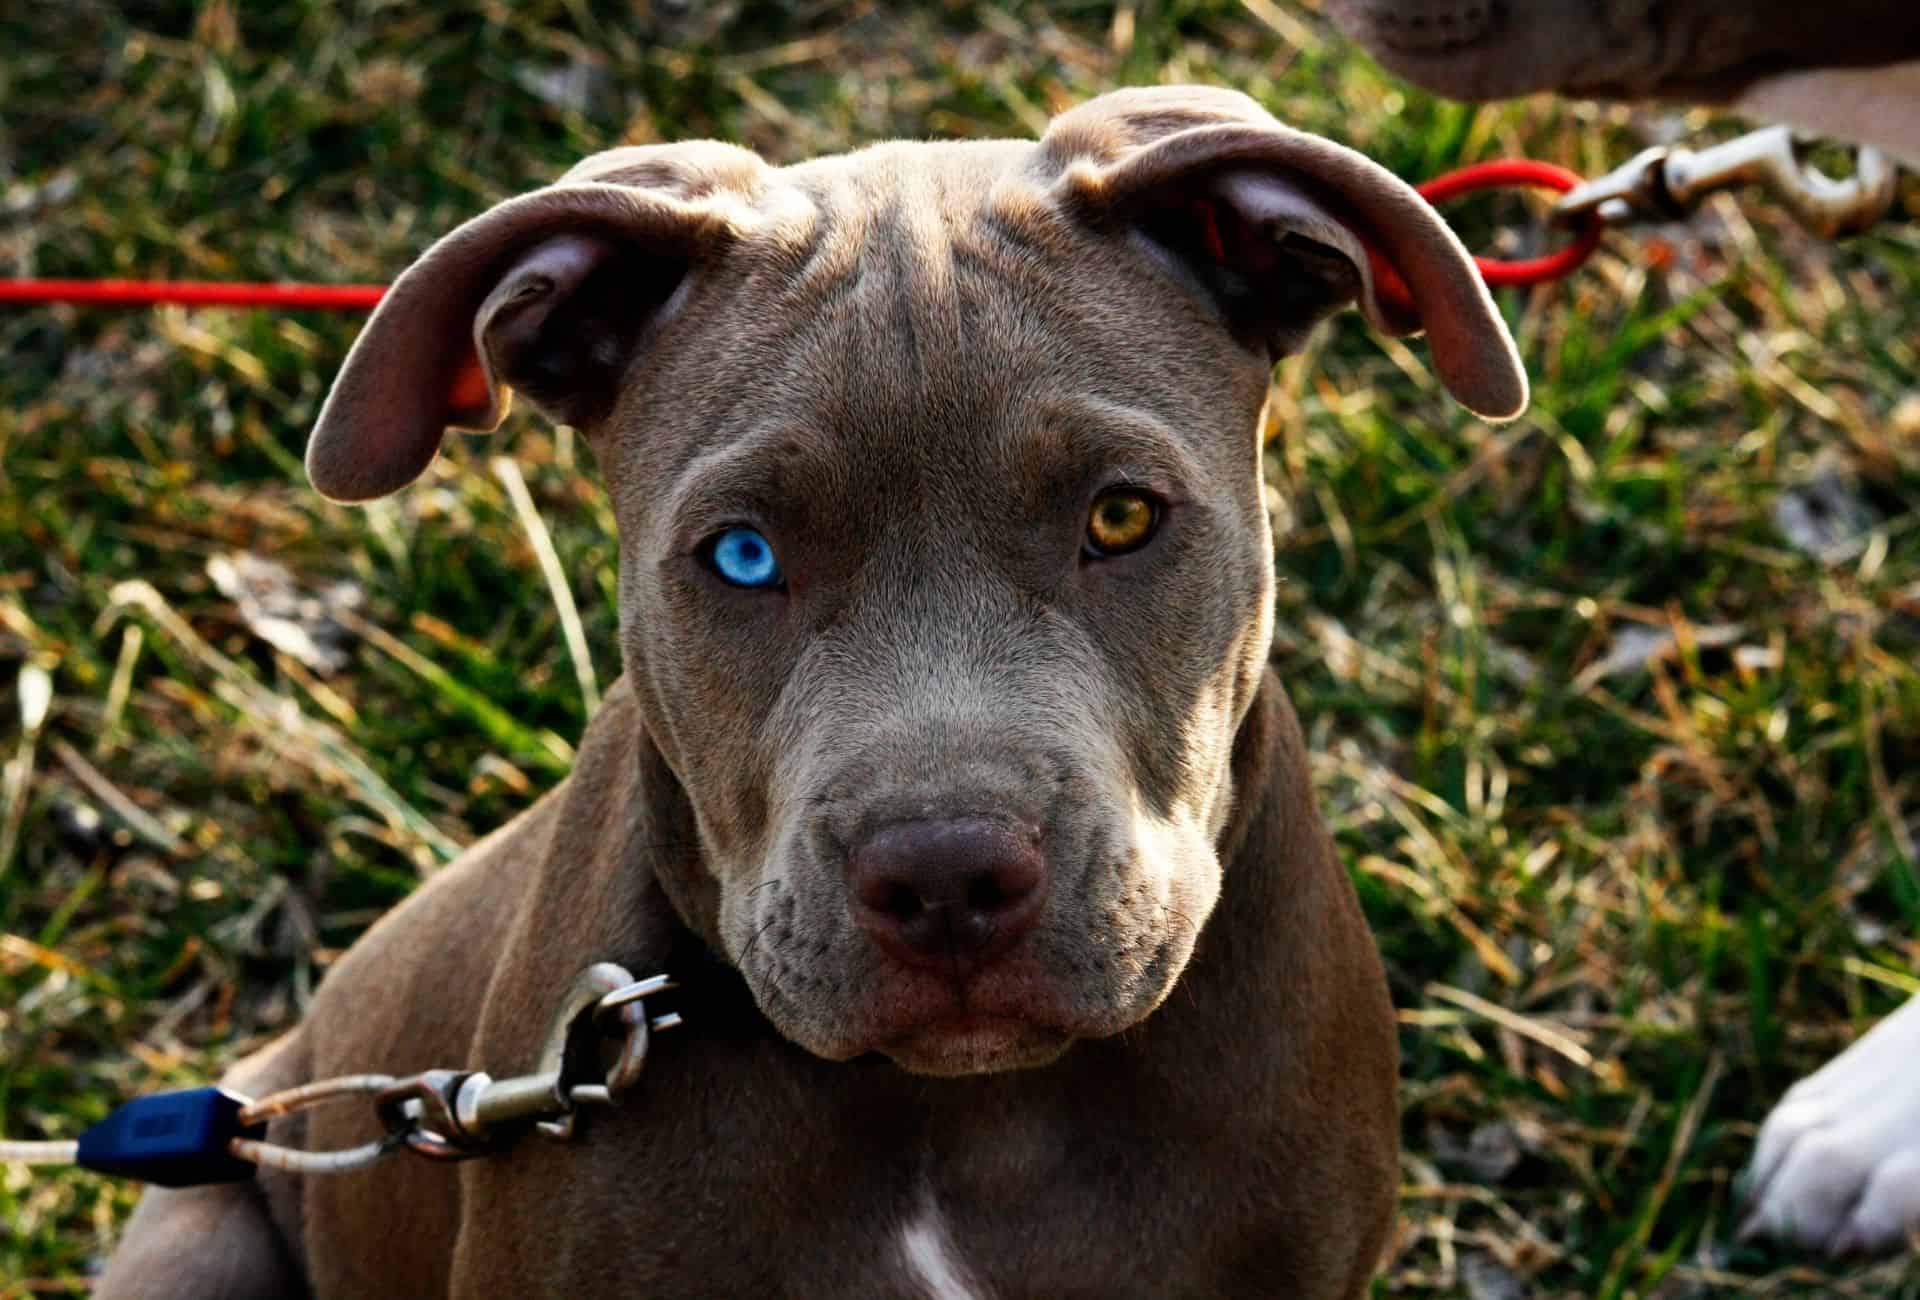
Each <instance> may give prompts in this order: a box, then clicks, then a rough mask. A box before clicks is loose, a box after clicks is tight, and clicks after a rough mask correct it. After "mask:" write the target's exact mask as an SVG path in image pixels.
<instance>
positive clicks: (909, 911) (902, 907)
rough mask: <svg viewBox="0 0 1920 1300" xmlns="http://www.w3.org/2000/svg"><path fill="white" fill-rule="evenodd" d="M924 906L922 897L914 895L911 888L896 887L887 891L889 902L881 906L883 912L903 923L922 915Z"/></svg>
mask: <svg viewBox="0 0 1920 1300" xmlns="http://www.w3.org/2000/svg"><path fill="white" fill-rule="evenodd" d="M923 906H924V904H922V903H921V901H920V895H918V894H916V893H914V892H913V889H912V888H911V887H910V886H907V885H894V886H893V887H892V888H890V889H888V890H887V901H886V902H885V903H883V904H882V905H881V910H882V911H884V912H887V913H889V914H891V915H893V916H897V917H899V918H900V919H901V920H902V921H911V920H912V919H913V918H914V917H916V916H918V915H920V912H921V909H922V907H923Z"/></svg>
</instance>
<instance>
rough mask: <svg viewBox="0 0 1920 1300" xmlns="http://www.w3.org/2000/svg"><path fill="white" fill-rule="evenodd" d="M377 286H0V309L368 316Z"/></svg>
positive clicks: (179, 282)
mask: <svg viewBox="0 0 1920 1300" xmlns="http://www.w3.org/2000/svg"><path fill="white" fill-rule="evenodd" d="M386 291H387V288H386V286H385V285H381V284H222V283H218V282H214V281H205V280H0V303H7V302H31V303H43V302H77V303H88V304H92V305H94V306H105V307H153V306H157V305H159V304H161V303H181V304H184V305H186V306H190V307H294V308H299V307H308V308H314V309H316V310H320V311H366V310H369V309H370V308H371V307H372V306H373V304H375V303H376V302H379V301H380V296H381V295H382V294H384V293H385V292H386Z"/></svg>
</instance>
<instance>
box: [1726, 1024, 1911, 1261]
mask: <svg viewBox="0 0 1920 1300" xmlns="http://www.w3.org/2000/svg"><path fill="white" fill-rule="evenodd" d="M1748 1203H1749V1212H1748V1216H1747V1220H1746V1223H1745V1224H1744V1226H1743V1227H1742V1228H1741V1231H1740V1235H1741V1236H1742V1237H1743V1238H1746V1237H1756V1236H1766V1237H1772V1238H1775V1239H1776V1240H1780V1241H1786V1242H1792V1243H1796V1244H1798V1245H1802V1246H1812V1247H1816V1248H1820V1249H1824V1250H1826V1251H1828V1252H1830V1253H1832V1254H1836V1255H1839V1254H1847V1253H1851V1252H1856V1251H1857V1252H1871V1251H1884V1250H1888V1249H1891V1248H1893V1247H1895V1246H1898V1245H1900V1244H1901V1243H1902V1242H1903V1241H1905V1240H1906V1239H1907V1238H1908V1237H1910V1236H1912V1235H1913V1234H1915V1233H1916V1232H1920V997H1915V998H1912V999H1910V1000H1909V1001H1908V1002H1907V1004H1906V1005H1905V1006H1904V1007H1901V1008H1900V1009H1899V1010H1898V1011H1896V1012H1894V1013H1893V1014H1892V1015H1891V1016H1888V1017H1887V1018H1886V1019H1885V1020H1883V1021H1881V1022H1880V1024H1879V1025H1877V1026H1876V1027H1875V1028H1874V1029H1873V1031H1872V1032H1871V1033H1869V1034H1868V1035H1867V1036H1866V1037H1865V1038H1862V1039H1861V1040H1860V1041H1859V1042H1857V1043H1855V1044H1854V1045H1853V1046H1852V1047H1850V1048H1848V1049H1847V1050H1846V1051H1845V1052H1842V1053H1841V1054H1840V1055H1839V1056H1837V1057H1835V1058H1834V1059H1833V1060H1831V1061H1829V1062H1828V1063H1827V1064H1826V1065H1825V1066H1824V1067H1822V1068H1821V1069H1820V1070H1819V1071H1818V1072H1817V1073H1815V1074H1813V1075H1810V1076H1808V1077H1807V1078H1805V1079H1802V1080H1801V1081H1800V1082H1799V1083H1797V1084H1795V1085H1794V1086H1793V1087H1792V1088H1791V1089H1789V1090H1788V1092H1787V1095H1786V1096H1785V1097H1783V1098H1782V1099H1781V1101H1780V1104H1779V1105H1778V1106H1776V1107H1775V1108H1774V1111H1773V1113H1772V1114H1771V1115H1769V1116H1767V1122H1766V1123H1765V1124H1764V1125H1762V1126H1761V1129H1760V1141H1759V1144H1758V1146H1757V1147H1756V1149H1755V1151H1754V1156H1753V1166H1752V1169H1751V1171H1750V1173H1749V1191H1748Z"/></svg>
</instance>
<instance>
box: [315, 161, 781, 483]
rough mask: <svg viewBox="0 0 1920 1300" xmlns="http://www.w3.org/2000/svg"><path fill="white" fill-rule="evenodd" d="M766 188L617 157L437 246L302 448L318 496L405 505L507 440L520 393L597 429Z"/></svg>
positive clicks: (357, 356) (718, 167) (501, 209)
mask: <svg viewBox="0 0 1920 1300" xmlns="http://www.w3.org/2000/svg"><path fill="white" fill-rule="evenodd" d="M767 171H768V168H767V167H766V165H765V164H764V163H762V162H761V161H760V159H759V157H758V156H757V155H755V154H753V153H751V152H749V151H747V150H745V149H740V148H737V147H735V146H732V145H725V144H718V143H714V142H711V141H702V142H698V143H694V144H686V145H669V146H660V147H645V148H627V149H615V150H611V151H609V152H607V153H603V154H597V155H595V156H594V157H592V158H589V159H588V160H586V161H585V162H583V163H581V164H580V165H579V166H577V167H575V168H574V169H573V170H572V171H570V172H568V173H567V175H566V176H565V177H563V178H562V179H561V180H560V181H559V183H557V184H555V185H551V186H548V187H547V188H545V189H540V190H535V191H534V192H533V193H531V194H523V195H521V196H519V197H518V198H512V199H508V200H507V201H506V202H504V203H501V204H499V205H497V206H496V207H494V208H492V209H490V210H489V211H487V212H486V213H484V214H482V215H481V216H478V217H476V218H474V219H473V220H472V221H469V222H467V223H466V224H465V225H463V226H461V227H459V228H458V229H456V230H455V231H454V232H453V233H452V234H450V235H448V236H446V237H445V238H444V239H442V240H440V241H439V242H438V243H436V244H434V245H433V247H431V248H429V249H428V250H427V251H426V252H425V253H423V254H422V255H421V256H420V259H419V260H418V261H416V262H415V263H414V264H413V265H412V266H410V267H408V268H407V270H406V271H405V272H404V273H403V274H402V275H401V276H400V278H399V279H398V280H396V281H394V284H393V287H392V288H391V289H389V290H388V291H387V294H386V296H385V297H384V298H382V299H381V301H380V305H379V307H378V308H377V309H376V310H375V311H374V313H373V316H372V318H371V319H370V320H368V322H367V325H366V328H365V329H364V330H362V331H361V333H360V337H359V338H358V339H357V340H356V341H355V342H354V345H353V350H352V351H351V352H350V353H349V354H348V356H347V360H346V364H345V365H344V366H343V367H342V368H341V371H340V375H339V378H337V379H336V380H334V384H333V391H332V392H331V393H329V394H328V396H327V401H326V405H325V406H324V407H322V408H321V411H320V419H319V422H318V423H317V424H316V425H315V427H314V431H313V437H312V439H311V441H309V442H308V444H307V475H308V477H309V478H311V479H312V480H313V485H314V486H315V487H316V488H318V489H319V490H320V491H321V492H322V493H323V494H325V495H326V496H328V497H331V498H332V499H334V500H336V501H367V500H371V499H372V498H374V497H379V496H384V495H386V494H387V493H389V492H393V491H396V490H398V489H400V488H402V487H405V486H406V485H407V484H408V483H411V482H412V481H413V480H414V479H416V478H418V477H419V476H420V474H421V472H422V471H424V470H425V469H426V467H427V466H428V465H429V464H430V463H431V462H432V460H433V457H434V454H435V453H436V452H437V451H438V450H439V448H440V440H441V437H442V435H443V434H444V433H445V432H446V430H447V429H449V428H460V429H473V430H480V431H487V430H491V429H494V428H496V427H497V426H498V425H499V423H500V421H501V419H502V418H503V417H504V416H505V415H506V410H507V404H508V401H509V400H510V390H513V389H518V390H519V391H520V392H522V393H524V394H525V395H526V396H527V397H528V398H529V399H530V400H531V401H532V402H533V403H534V405H536V406H537V407H539V408H540V409H541V410H543V411H545V412H546V413H547V414H548V415H550V416H552V417H553V418H555V419H558V420H563V421H566V422H568V423H579V422H581V421H583V420H590V419H591V418H592V417H593V416H594V415H595V414H597V413H598V412H599V411H601V410H603V409H605V407H606V405H607V403H608V402H610V401H611V399H612V396H613V393H614V391H615V388H616V386H617V383H618V380H619V378H620V376H621V375H622V374H623V373H624V372H625V368H626V365H627V363H628V361H629V360H630V359H631V357H632V354H633V349H634V347H635V346H636V344H637V343H638V342H639V340H640V339H641V337H642V335H644V334H645V332H646V330H647V328H648V326H649V325H650V324H651V323H653V322H655V321H657V320H658V318H659V317H660V314H661V313H662V311H663V310H664V309H665V308H666V307H667V305H668V303H669V301H670V300H671V299H672V298H673V295H674V291H675V289H676V288H677V287H678V286H679V285H680V284H681V282H682V280H683V279H684V277H685V276H686V274H687V271H688V268H689V267H690V266H691V265H692V264H693V263H694V262H695V261H696V260H697V259H699V258H701V257H704V256H710V255H713V254H715V253H716V252H717V251H718V250H719V249H720V247H721V246H723V245H724V244H725V243H726V242H728V241H729V240H731V239H733V238H736V237H738V236H739V235H740V234H741V233H742V232H743V230H744V229H745V228H746V227H747V226H750V225H751V224H752V223H753V222H754V221H755V219H756V217H755V211H754V208H753V206H752V202H753V199H754V198H755V196H756V195H757V194H758V192H759V191H760V188H761V186H762V183H763V180H764V177H765V175H766V173H767Z"/></svg>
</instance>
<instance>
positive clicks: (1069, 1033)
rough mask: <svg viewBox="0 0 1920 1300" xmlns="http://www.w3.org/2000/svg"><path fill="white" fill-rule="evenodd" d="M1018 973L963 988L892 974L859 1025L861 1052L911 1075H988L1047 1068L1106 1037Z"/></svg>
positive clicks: (1051, 991)
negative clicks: (1079, 1044)
mask: <svg viewBox="0 0 1920 1300" xmlns="http://www.w3.org/2000/svg"><path fill="white" fill-rule="evenodd" d="M1024 966H1025V963H1022V962H1019V961H1016V962H1014V963H1012V965H1011V966H1004V967H996V968H993V969H990V970H988V971H984V972H981V973H979V974H977V975H975V976H974V977H973V978H971V979H966V980H948V979H943V978H939V977H936V976H931V975H929V974H927V973H924V972H914V971H899V972H893V973H891V975H890V977H889V978H888V979H887V980H886V982H885V984H884V985H883V987H882V988H881V989H879V990H877V991H876V992H875V994H874V995H873V996H872V998H871V1000H870V1001H868V1003H867V1005H866V1007H865V1008H864V1014H863V1015H861V1017H860V1019H861V1021H863V1022H864V1023H863V1024H862V1026H861V1031H860V1033H859V1035H858V1037H859V1039H860V1040H861V1041H860V1050H861V1051H862V1052H863V1053H864V1052H878V1053H880V1054H881V1055H882V1056H885V1057H887V1058H888V1059H890V1060H892V1061H893V1062H894V1063H895V1064H896V1065H899V1066H901V1067H902V1068H904V1069H907V1070H910V1071H912V1072H914V1073H916V1074H932V1075H958V1074H988V1073H997V1072H1000V1071H1005V1070H1022V1069H1029V1068H1032V1067H1034V1066H1041V1065H1050V1064H1052V1063H1053V1062H1054V1061H1056V1060H1058V1059H1059V1058H1060V1057H1061V1056H1062V1055H1063V1054H1064V1053H1065V1052H1066V1050H1067V1049H1068V1048H1069V1047H1070V1046H1072V1044H1073V1042H1074V1040H1075V1039H1078V1038H1085V1037H1090V1036H1094V1035H1098V1034H1102V1033H1104V1032H1107V1031H1108V1030H1109V1028H1110V1027H1109V1026H1105V1025H1099V1024H1094V1023H1092V1022H1087V1023H1080V1021H1081V1019H1082V1018H1081V1017H1076V1016H1075V1015H1073V1014H1072V1012H1071V1011H1070V1010H1069V1005H1070V1001H1071V998H1070V994H1069V991H1068V990H1067V989H1064V988H1061V987H1057V986H1056V983H1055V982H1054V981H1050V980H1047V979H1045V978H1043V977H1038V976H1036V975H1035V974H1034V973H1033V972H1032V971H1029V970H1024V969H1021V968H1022V967H1024Z"/></svg>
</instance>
